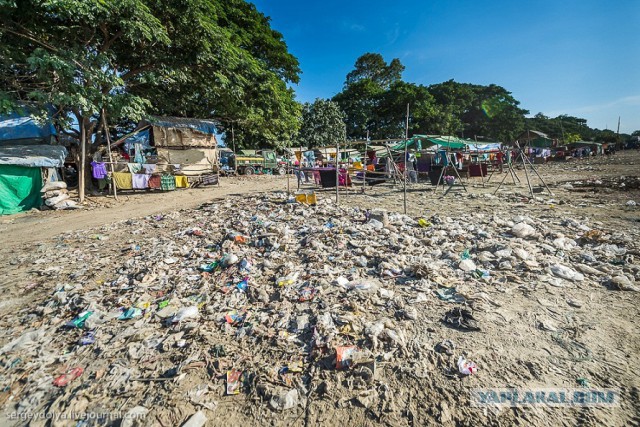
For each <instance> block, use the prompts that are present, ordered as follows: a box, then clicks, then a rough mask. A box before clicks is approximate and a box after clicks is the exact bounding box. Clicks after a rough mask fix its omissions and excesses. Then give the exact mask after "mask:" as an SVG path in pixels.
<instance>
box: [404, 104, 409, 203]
mask: <svg viewBox="0 0 640 427" xmlns="http://www.w3.org/2000/svg"><path fill="white" fill-rule="evenodd" d="M408 152H409V104H408V103H407V120H406V121H405V126H404V180H403V181H404V200H403V204H404V214H405V215H406V214H407V178H408V177H409V171H408V170H407V165H408V164H409V162H408V161H407V154H408Z"/></svg>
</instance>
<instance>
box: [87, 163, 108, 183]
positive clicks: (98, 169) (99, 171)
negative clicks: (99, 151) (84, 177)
mask: <svg viewBox="0 0 640 427" xmlns="http://www.w3.org/2000/svg"><path fill="white" fill-rule="evenodd" d="M91 172H92V175H93V177H94V178H95V179H103V178H105V177H106V176H107V167H106V165H105V164H104V163H103V162H91Z"/></svg>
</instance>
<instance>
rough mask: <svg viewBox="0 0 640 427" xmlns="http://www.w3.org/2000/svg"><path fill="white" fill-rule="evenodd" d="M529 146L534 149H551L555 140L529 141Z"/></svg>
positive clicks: (537, 139) (538, 139)
mask: <svg viewBox="0 0 640 427" xmlns="http://www.w3.org/2000/svg"><path fill="white" fill-rule="evenodd" d="M529 146H531V147H534V148H551V147H552V146H553V139H549V138H543V137H540V138H536V139H532V140H531V141H529Z"/></svg>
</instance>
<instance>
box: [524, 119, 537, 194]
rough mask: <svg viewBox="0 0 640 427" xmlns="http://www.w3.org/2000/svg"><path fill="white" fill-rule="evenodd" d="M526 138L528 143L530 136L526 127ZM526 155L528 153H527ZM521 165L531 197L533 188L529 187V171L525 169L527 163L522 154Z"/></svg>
mask: <svg viewBox="0 0 640 427" xmlns="http://www.w3.org/2000/svg"><path fill="white" fill-rule="evenodd" d="M527 140H528V141H529V144H531V137H530V136H529V129H527ZM521 152H522V150H521ZM527 155H528V153H527ZM522 166H524V176H525V178H526V179H527V186H528V187H529V192H530V193H531V198H532V199H533V197H534V196H533V188H531V181H530V180H529V171H527V163H526V162H525V161H524V155H523V156H522Z"/></svg>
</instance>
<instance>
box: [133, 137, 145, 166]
mask: <svg viewBox="0 0 640 427" xmlns="http://www.w3.org/2000/svg"><path fill="white" fill-rule="evenodd" d="M133 149H134V150H135V155H134V157H133V161H134V162H136V163H141V164H142V163H144V162H145V158H144V156H143V155H142V144H140V143H139V142H136V143H135V144H134V145H133Z"/></svg>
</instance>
